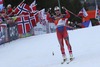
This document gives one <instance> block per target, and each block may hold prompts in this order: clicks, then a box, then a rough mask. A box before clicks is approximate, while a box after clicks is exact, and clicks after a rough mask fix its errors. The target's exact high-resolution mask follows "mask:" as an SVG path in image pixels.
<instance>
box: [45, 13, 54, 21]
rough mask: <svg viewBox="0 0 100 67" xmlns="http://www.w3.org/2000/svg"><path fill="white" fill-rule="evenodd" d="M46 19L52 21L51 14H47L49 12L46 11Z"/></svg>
mask: <svg viewBox="0 0 100 67" xmlns="http://www.w3.org/2000/svg"><path fill="white" fill-rule="evenodd" d="M46 18H47V20H48V21H49V22H53V19H52V18H51V15H50V14H49V13H47V17H46Z"/></svg>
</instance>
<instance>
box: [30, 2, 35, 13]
mask: <svg viewBox="0 0 100 67" xmlns="http://www.w3.org/2000/svg"><path fill="white" fill-rule="evenodd" d="M30 8H31V10H32V12H33V13H34V12H36V0H34V1H33V2H32V4H31V5H30Z"/></svg>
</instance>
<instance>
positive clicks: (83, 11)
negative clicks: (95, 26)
mask: <svg viewBox="0 0 100 67" xmlns="http://www.w3.org/2000/svg"><path fill="white" fill-rule="evenodd" d="M78 16H82V17H87V16H88V14H87V12H86V10H85V9H84V7H83V8H82V9H81V11H80V12H79V13H78Z"/></svg>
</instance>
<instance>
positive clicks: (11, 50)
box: [0, 26, 100, 67]
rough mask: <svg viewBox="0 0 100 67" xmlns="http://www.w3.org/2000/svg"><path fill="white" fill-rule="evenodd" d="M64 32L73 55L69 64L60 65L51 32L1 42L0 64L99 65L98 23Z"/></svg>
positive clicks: (3, 66)
mask: <svg viewBox="0 0 100 67" xmlns="http://www.w3.org/2000/svg"><path fill="white" fill-rule="evenodd" d="M68 32H69V37H70V43H71V45H72V48H73V54H74V57H75V60H74V61H72V62H71V63H70V64H66V63H65V64H63V65H62V64H60V63H61V61H62V56H61V52H60V47H59V43H58V40H57V37H56V33H51V34H43V35H38V36H31V37H28V38H22V39H18V40H15V41H12V42H10V43H6V44H3V45H1V46H0V67H100V26H95V27H89V28H84V29H77V30H71V31H68ZM65 48H66V54H67V57H69V54H68V51H67V47H66V46H65ZM52 53H54V55H52Z"/></svg>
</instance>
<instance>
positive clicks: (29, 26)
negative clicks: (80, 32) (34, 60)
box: [0, 2, 99, 44]
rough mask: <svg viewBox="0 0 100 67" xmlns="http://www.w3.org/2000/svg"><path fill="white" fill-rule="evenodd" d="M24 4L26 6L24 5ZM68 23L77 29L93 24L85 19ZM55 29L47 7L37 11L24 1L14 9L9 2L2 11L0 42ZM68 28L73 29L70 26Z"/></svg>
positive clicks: (0, 17)
mask: <svg viewBox="0 0 100 67" xmlns="http://www.w3.org/2000/svg"><path fill="white" fill-rule="evenodd" d="M23 5H24V8H23V7H22V6H23ZM25 6H26V7H28V8H26V7H25ZM35 6H36V4H35ZM19 7H20V8H19ZM24 10H25V11H24ZM96 22H97V21H96ZM68 24H69V25H70V26H72V27H73V28H75V29H77V28H85V27H88V26H93V25H92V24H93V23H92V22H91V21H90V20H89V21H85V22H84V23H83V24H82V23H78V22H77V21H76V22H68ZM97 25H99V24H97ZM55 29H56V26H55V24H54V23H53V22H52V21H48V20H47V14H46V11H45V9H42V10H40V11H38V10H35V12H34V10H33V12H32V11H30V7H29V5H27V4H25V3H24V2H21V3H20V4H19V5H18V6H17V7H16V8H15V9H12V8H11V5H10V4H9V5H8V6H7V8H6V9H5V8H4V9H3V10H2V11H1V12H0V44H3V43H6V42H10V41H12V40H16V39H19V38H23V37H29V36H33V35H39V34H46V33H53V32H55ZM66 29H67V30H73V29H72V28H69V27H67V28H66Z"/></svg>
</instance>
